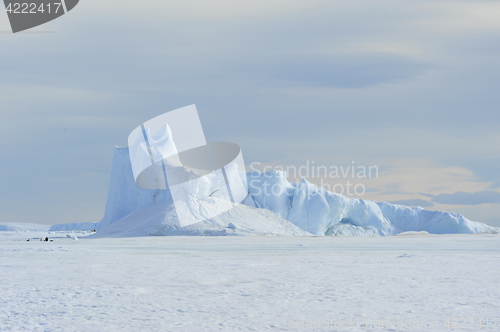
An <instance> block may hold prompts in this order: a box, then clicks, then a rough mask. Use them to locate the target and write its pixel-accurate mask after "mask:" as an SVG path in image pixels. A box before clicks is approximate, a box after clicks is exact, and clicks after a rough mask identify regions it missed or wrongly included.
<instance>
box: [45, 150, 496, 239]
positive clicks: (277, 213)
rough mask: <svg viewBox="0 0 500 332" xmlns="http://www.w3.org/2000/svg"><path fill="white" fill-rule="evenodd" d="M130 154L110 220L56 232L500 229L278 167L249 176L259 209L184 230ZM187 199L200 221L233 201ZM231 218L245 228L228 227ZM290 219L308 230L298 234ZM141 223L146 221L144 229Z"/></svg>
mask: <svg viewBox="0 0 500 332" xmlns="http://www.w3.org/2000/svg"><path fill="white" fill-rule="evenodd" d="M128 153H129V152H128V148H119V147H116V148H115V151H114V156H113V165H112V172H111V179H110V183H109V190H108V196H107V201H106V209H105V214H104V217H103V219H102V220H101V221H100V222H98V223H79V224H63V225H54V226H52V227H51V230H53V231H62V230H92V229H97V231H98V233H101V231H103V230H106V232H102V233H101V234H107V235H108V236H118V234H120V236H143V235H179V234H183V235H243V234H246V235H249V234H269V235H271V234H272V235H304V234H307V233H310V234H313V235H319V236H324V235H335V236H386V235H396V234H399V233H403V232H409V231H416V232H420V231H425V232H428V233H433V234H450V233H496V232H498V229H496V228H493V227H490V226H488V225H485V224H483V223H480V222H474V221H470V220H468V219H466V218H465V217H463V216H462V215H459V214H455V213H447V212H441V211H428V210H424V209H422V208H420V207H406V206H403V205H394V204H389V203H385V202H373V201H368V200H362V199H353V198H349V197H346V196H343V195H339V194H335V193H332V192H329V191H326V190H325V189H324V188H322V187H318V186H315V185H313V184H311V183H309V182H308V181H306V180H305V179H303V180H302V181H301V182H298V183H290V182H289V181H288V180H287V178H286V173H285V172H284V171H278V170H274V171H270V172H266V173H256V172H248V173H247V180H248V191H249V194H248V196H247V198H246V199H245V200H244V201H243V203H244V204H246V205H248V206H251V207H254V209H249V208H248V207H245V206H244V205H240V206H239V207H238V208H236V209H233V210H230V211H228V212H226V213H225V214H224V216H218V217H216V218H211V219H209V220H206V221H204V222H201V223H197V224H194V225H191V226H190V227H188V228H186V229H185V230H182V229H181V228H180V226H178V225H179V221H178V217H177V214H176V211H175V209H173V208H172V197H171V195H170V191H169V190H160V189H158V190H152V189H143V188H140V187H138V186H137V185H136V184H135V181H134V176H133V173H132V168H131V165H130V158H129V154H128ZM208 187H210V186H207V188H208ZM208 194H209V193H207V195H208ZM188 203H189V204H186V205H185V208H182V209H178V212H179V211H181V213H185V214H187V215H188V216H189V215H192V216H193V217H194V218H195V219H199V218H200V214H201V215H203V213H205V214H206V215H210V214H211V213H212V215H213V214H214V213H213V211H215V210H216V209H217V208H221V207H223V205H224V204H229V203H227V202H222V201H220V202H218V201H217V198H214V199H211V200H207V201H205V200H196V199H193V200H189V201H188ZM222 210H224V209H221V211H222ZM263 210H266V211H263ZM183 217H186V216H183ZM231 222H232V223H233V224H234V225H236V226H238V227H237V228H232V227H228V225H229V223H231ZM266 222H267V223H268V225H266ZM115 223H116V224H115ZM290 223H291V224H293V225H295V226H297V227H298V228H300V229H302V230H303V232H298V231H297V228H294V227H292V226H293V225H290ZM111 225H112V227H111ZM137 225H142V226H141V227H144V229H141V228H140V227H137ZM240 226H241V227H240ZM108 228H109V229H108ZM111 230H113V231H111Z"/></svg>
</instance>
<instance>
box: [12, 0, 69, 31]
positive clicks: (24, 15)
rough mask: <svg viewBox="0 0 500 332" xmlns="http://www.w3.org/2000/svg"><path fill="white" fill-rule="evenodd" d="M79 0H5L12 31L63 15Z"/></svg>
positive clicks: (34, 25)
mask: <svg viewBox="0 0 500 332" xmlns="http://www.w3.org/2000/svg"><path fill="white" fill-rule="evenodd" d="M78 1H79V0H52V1H50V0H28V1H23V0H4V1H3V2H4V4H5V9H6V11H7V16H8V17H9V21H10V26H11V28H12V32H13V33H16V32H19V31H24V30H28V29H31V28H33V27H36V26H39V25H42V24H44V23H47V22H49V21H52V20H54V19H56V18H58V17H61V16H63V15H64V14H66V13H67V12H69V11H70V10H72V9H73V8H75V6H76V5H77V4H78Z"/></svg>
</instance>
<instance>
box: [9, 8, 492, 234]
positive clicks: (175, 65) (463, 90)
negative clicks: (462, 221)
mask: <svg viewBox="0 0 500 332" xmlns="http://www.w3.org/2000/svg"><path fill="white" fill-rule="evenodd" d="M498 17H500V2H497V1H477V0H474V1H435V0H433V1H425V0H419V1H412V0H409V1H392V0H391V1H379V0H372V1H366V0H359V1H358V0H349V1H347V0H344V1H332V0H329V1H316V0H308V1H295V0H286V1H284V0H283V1H281V0H278V1H269V0H268V1H261V0H252V1H246V0H244V1H243V0H242V1H229V0H210V1H209V0H199V1H198V0H187V1H175V2H174V1H158V0H156V1H151V0H147V1H130V0H121V1H117V0H106V1H103V0H99V1H97V0H82V1H80V3H79V4H78V5H77V7H75V8H74V9H73V10H72V11H71V12H69V13H68V14H66V15H64V16H62V17H60V18H59V19H56V20H54V21H51V22H49V23H46V24H44V25H41V26H39V27H36V28H33V29H30V30H27V31H25V32H20V33H17V34H12V32H11V31H10V26H9V22H8V19H7V14H6V12H5V11H4V8H3V7H2V8H1V9H0V119H1V121H0V221H4V222H30V223H42V224H57V223H69V222H85V221H89V222H96V221H99V220H100V219H101V218H102V216H103V214H104V206H105V202H106V194H107V187H108V181H109V176H110V172H111V161H112V155H113V149H114V146H115V145H118V146H126V145H127V138H128V135H129V134H130V132H131V131H132V130H133V129H134V128H135V127H137V126H138V125H139V124H140V123H142V122H144V121H147V120H149V119H151V118H153V117H155V116H157V115H160V114H162V113H165V112H167V111H170V110H173V109H176V108H180V107H183V106H187V105H191V104H196V106H197V108H198V112H199V116H200V119H201V122H202V124H203V129H204V133H205V136H206V139H207V141H229V142H233V143H237V144H239V145H240V147H241V148H242V151H243V156H244V158H245V162H246V164H247V165H248V166H250V165H251V164H252V163H254V165H257V164H255V163H260V164H259V167H264V166H268V165H272V166H273V167H278V166H281V167H286V166H289V167H300V166H304V165H312V164H313V162H314V165H323V166H326V167H328V168H330V167H344V168H345V167H348V166H356V167H358V166H359V167H368V166H376V167H377V168H378V170H379V172H378V174H377V176H376V177H372V178H361V179H360V178H352V179H350V180H352V182H354V183H360V184H362V185H363V186H364V188H366V191H365V193H364V194H363V195H354V196H352V197H355V198H363V199H373V200H377V201H390V202H397V203H400V204H407V205H419V206H422V207H424V208H426V209H429V210H443V211H449V212H456V213H461V214H463V215H464V216H465V217H467V218H469V219H471V220H475V221H482V222H485V223H488V224H490V225H494V226H500V172H499V165H500V144H499V143H500V132H499V130H498V128H500V112H499V111H500V94H499V93H498V90H499V85H500V20H499V19H498ZM308 180H309V181H311V182H313V183H320V180H321V179H319V178H318V177H316V178H315V177H310V178H308ZM347 180H349V179H346V178H342V179H338V178H327V179H325V181H326V183H329V184H335V183H344V182H346V181H347Z"/></svg>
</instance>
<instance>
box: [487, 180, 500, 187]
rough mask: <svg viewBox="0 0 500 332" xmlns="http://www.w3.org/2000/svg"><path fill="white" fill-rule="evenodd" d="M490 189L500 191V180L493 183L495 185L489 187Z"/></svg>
mask: <svg viewBox="0 0 500 332" xmlns="http://www.w3.org/2000/svg"><path fill="white" fill-rule="evenodd" d="M488 189H500V178H498V179H496V180H495V181H493V183H492V184H490V185H489V186H488Z"/></svg>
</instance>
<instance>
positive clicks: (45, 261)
mask: <svg viewBox="0 0 500 332" xmlns="http://www.w3.org/2000/svg"><path fill="white" fill-rule="evenodd" d="M67 234H74V235H76V236H78V237H79V241H73V240H72V238H71V237H70V238H67V237H66V235H67ZM85 234H90V233H88V232H81V231H80V232H73V233H69V232H50V234H49V233H48V232H46V231H45V232H44V231H38V232H37V234H34V233H33V232H0V294H1V296H0V331H26V330H29V331H96V332H100V331H106V332H107V331H187V332H190V331H193V332H204V331H231V332H232V331H419V332H421V331H457V330H459V329H458V328H454V329H452V328H446V327H445V326H444V324H445V323H446V320H447V319H453V318H455V319H468V320H469V321H470V319H472V320H474V328H473V329H466V330H471V331H498V326H499V325H498V324H500V323H497V326H496V328H493V319H494V318H500V317H499V316H498V314H499V312H500V302H499V301H498V299H499V298H500V287H499V286H500V285H499V284H500V264H499V263H500V241H499V240H500V236H499V235H490V234H463V235H433V234H427V235H426V234H419V235H405V236H393V237H363V238H361V237H310V236H309V237H300V236H294V237H269V236H266V237H261V236H237V237H234V236H232V237H196V236H190V237H187V236H180V237H178V236H170V237H155V236H149V237H134V238H102V239H93V240H90V239H89V238H87V237H85ZM31 236H36V237H44V236H48V237H49V238H50V239H53V240H54V242H40V241H38V240H33V238H32V240H31V241H30V242H26V240H27V238H30V237H31ZM358 319H361V320H364V321H368V320H371V321H375V320H376V321H382V320H383V321H385V322H387V321H389V322H391V323H393V324H394V325H395V324H397V323H398V322H402V323H406V322H412V323H418V322H422V324H423V325H422V326H423V328H408V329H407V328H375V329H373V328H370V327H369V326H367V325H366V323H362V324H360V326H359V327H357V326H353V327H352V328H327V327H325V326H324V325H322V327H321V328H297V329H295V328H294V326H296V325H294V324H299V323H301V324H304V325H303V326H307V325H306V324H307V322H314V321H316V322H317V321H320V322H322V324H335V323H337V324H339V325H340V323H342V322H348V321H349V320H351V321H354V322H356V321H357V320H358ZM479 319H481V323H482V327H483V328H482V329H480V328H477V327H476V325H475V324H477V322H479ZM486 319H489V328H486ZM429 320H430V321H432V322H435V321H438V322H439V328H437V329H435V328H429V327H428V322H429ZM456 326H458V325H456Z"/></svg>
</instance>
